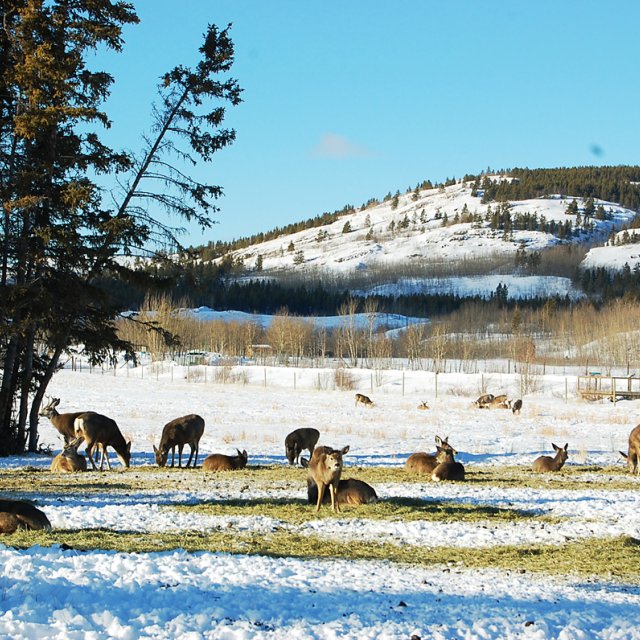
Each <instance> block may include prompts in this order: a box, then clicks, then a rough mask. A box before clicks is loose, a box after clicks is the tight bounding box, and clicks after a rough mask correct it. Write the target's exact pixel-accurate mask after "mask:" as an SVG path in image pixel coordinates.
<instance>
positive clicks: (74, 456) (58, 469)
mask: <svg viewBox="0 0 640 640" xmlns="http://www.w3.org/2000/svg"><path fill="white" fill-rule="evenodd" d="M81 444H82V438H76V439H75V440H72V441H71V442H69V444H65V445H64V449H63V450H62V453H59V454H58V455H57V456H56V457H55V458H54V459H53V460H52V461H51V472H52V473H75V472H76V471H86V470H87V460H86V458H85V457H84V456H82V455H80V454H79V453H78V447H79V446H80V445H81Z"/></svg>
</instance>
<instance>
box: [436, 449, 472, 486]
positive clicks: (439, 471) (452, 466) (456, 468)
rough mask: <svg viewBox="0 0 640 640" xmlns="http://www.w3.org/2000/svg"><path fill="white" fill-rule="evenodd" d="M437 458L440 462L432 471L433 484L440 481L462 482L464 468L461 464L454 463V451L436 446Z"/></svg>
mask: <svg viewBox="0 0 640 640" xmlns="http://www.w3.org/2000/svg"><path fill="white" fill-rule="evenodd" d="M437 449H438V456H440V459H441V460H442V462H440V464H438V466H437V467H436V468H435V469H434V470H433V473H432V474H431V479H432V480H433V481H434V482H440V481H442V480H454V481H456V480H457V481H462V480H464V466H463V464H462V463H461V462H456V461H455V460H454V459H453V456H454V454H455V453H457V451H455V449H449V450H447V449H445V448H444V447H441V446H438V447H437Z"/></svg>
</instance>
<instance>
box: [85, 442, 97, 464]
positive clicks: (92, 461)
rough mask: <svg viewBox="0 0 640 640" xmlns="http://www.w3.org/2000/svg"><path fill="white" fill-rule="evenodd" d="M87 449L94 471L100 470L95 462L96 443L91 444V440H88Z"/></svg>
mask: <svg viewBox="0 0 640 640" xmlns="http://www.w3.org/2000/svg"><path fill="white" fill-rule="evenodd" d="M86 442H87V449H86V454H87V455H88V456H89V462H90V463H91V466H92V468H93V470H94V471H97V470H98V467H96V463H95V462H94V460H93V447H94V443H93V442H91V440H87V441H86Z"/></svg>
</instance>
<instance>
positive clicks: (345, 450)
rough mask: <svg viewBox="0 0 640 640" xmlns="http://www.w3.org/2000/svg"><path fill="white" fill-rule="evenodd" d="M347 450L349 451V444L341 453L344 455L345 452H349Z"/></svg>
mask: <svg viewBox="0 0 640 640" xmlns="http://www.w3.org/2000/svg"><path fill="white" fill-rule="evenodd" d="M347 451H349V445H347V446H346V447H344V448H343V449H342V451H341V452H340V453H341V454H342V455H344V454H345V453H347Z"/></svg>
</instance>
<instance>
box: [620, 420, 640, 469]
mask: <svg viewBox="0 0 640 640" xmlns="http://www.w3.org/2000/svg"><path fill="white" fill-rule="evenodd" d="M620 453H621V455H622V457H623V458H624V459H625V460H626V461H627V467H628V468H629V471H630V472H631V473H633V474H639V473H640V468H639V467H638V461H639V460H640V424H639V425H638V426H637V427H635V428H634V429H632V430H631V433H630V434H629V451H628V453H625V452H624V451H621V452H620Z"/></svg>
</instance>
